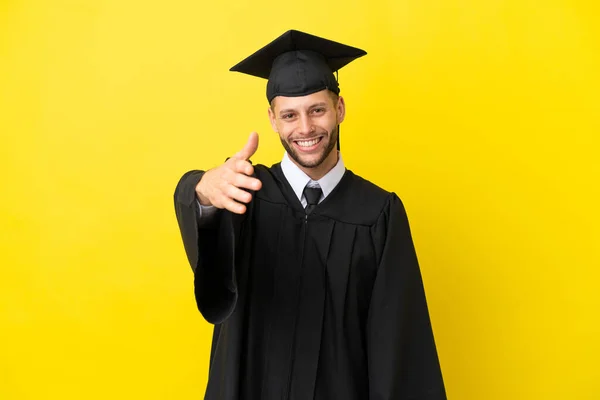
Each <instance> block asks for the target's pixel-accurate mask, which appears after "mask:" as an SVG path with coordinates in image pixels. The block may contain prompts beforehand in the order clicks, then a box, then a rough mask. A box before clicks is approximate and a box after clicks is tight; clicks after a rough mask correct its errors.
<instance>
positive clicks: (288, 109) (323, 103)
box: [279, 101, 327, 115]
mask: <svg viewBox="0 0 600 400" xmlns="http://www.w3.org/2000/svg"><path fill="white" fill-rule="evenodd" d="M326 106H327V103H326V102H324V101H322V102H320V103H315V104H312V105H311V106H310V107H308V109H309V110H310V109H311V108H315V107H326ZM293 112H296V110H294V109H293V108H286V109H285V110H281V111H279V115H282V114H287V113H293Z"/></svg>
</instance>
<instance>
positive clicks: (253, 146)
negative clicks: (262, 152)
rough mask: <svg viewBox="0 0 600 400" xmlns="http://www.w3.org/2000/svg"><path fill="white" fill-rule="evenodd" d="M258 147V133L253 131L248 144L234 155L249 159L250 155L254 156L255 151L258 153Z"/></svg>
mask: <svg viewBox="0 0 600 400" xmlns="http://www.w3.org/2000/svg"><path fill="white" fill-rule="evenodd" d="M257 149H258V133H256V132H252V133H251V134H250V137H249V138H248V141H247V142H246V145H245V146H244V148H243V149H242V150H240V151H238V152H237V153H236V154H235V155H234V157H235V158H239V159H242V160H248V159H249V158H250V157H252V155H254V153H256V150H257Z"/></svg>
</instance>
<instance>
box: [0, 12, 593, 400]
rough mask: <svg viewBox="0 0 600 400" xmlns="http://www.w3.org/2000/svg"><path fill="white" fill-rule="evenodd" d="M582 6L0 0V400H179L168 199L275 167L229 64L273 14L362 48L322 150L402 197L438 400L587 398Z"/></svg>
mask: <svg viewBox="0 0 600 400" xmlns="http://www.w3.org/2000/svg"><path fill="white" fill-rule="evenodd" d="M596 4H597V3H596V2H595V1H591V0H590V1H587V2H585V1H576V0H546V1H533V0H504V1H502V0H479V1H475V0H462V1H460V0H396V1H391V0H389V1H375V0H372V1H370V2H367V1H366V0H363V1H344V2H342V1H328V2H320V1H316V0H306V1H302V2H276V1H272V0H270V1H262V0H261V1H229V2H216V1H214V2H208V1H192V0H172V1H168V2H167V1H160V2H159V1H141V0H128V1H127V0H88V1H84V0H79V1H77V0H55V1H52V2H50V1H40V0H37V1H36V0H29V1H28V0H2V1H0V132H1V144H0V159H1V161H0V163H1V165H0V171H1V172H0V174H1V179H0V186H1V188H2V189H1V191H0V207H1V208H0V218H1V228H0V239H1V241H0V246H1V248H0V250H1V270H0V325H1V326H0V399H2V400H20V399H106V398H110V399H115V400H116V399H142V398H143V399H200V398H202V395H203V391H204V387H205V384H206V378H207V364H208V355H209V345H210V333H211V326H210V325H208V324H207V323H205V322H204V321H203V320H202V318H201V316H200V314H199V313H198V312H197V310H196V308H195V303H194V298H193V285H192V273H191V269H190V267H189V266H188V264H187V261H186V258H185V254H184V251H183V246H182V243H181V240H180V237H179V232H178V229H177V224H176V220H175V216H174V211H173V199H172V196H173V190H174V188H175V184H176V182H177V180H178V179H179V177H180V176H181V174H183V173H184V172H186V171H187V170H189V169H196V168H210V167H213V166H215V165H217V164H219V163H221V162H222V161H223V160H224V159H225V158H226V157H227V156H229V155H231V154H232V153H233V152H235V151H237V150H239V149H240V148H241V146H242V145H243V144H244V143H245V141H246V138H247V136H248V134H249V133H250V132H251V131H253V130H256V131H258V132H259V134H260V140H261V142H260V148H259V151H258V153H257V154H256V155H255V156H254V157H253V161H254V162H255V163H264V164H268V165H270V164H272V163H275V162H277V161H279V160H280V159H281V156H282V154H283V149H282V147H281V145H280V143H279V142H278V139H277V136H276V135H275V134H274V133H273V132H272V130H271V128H270V126H269V123H268V119H267V104H266V99H265V83H266V82H265V81H262V80H260V79H256V78H251V77H247V76H245V75H242V74H238V73H232V72H229V71H228V69H229V68H230V67H231V66H232V65H234V64H235V63H237V62H238V61H240V60H241V59H242V58H244V57H245V56H247V55H249V54H250V53H252V52H253V51H255V50H256V49H258V48H259V47H260V46H262V45H264V44H266V43H267V42H268V41H270V40H272V39H274V38H275V37H277V36H278V35H280V34H281V33H283V32H284V31H285V30H288V29H291V28H293V29H300V30H304V31H308V32H311V33H314V34H317V35H321V36H325V37H328V38H331V39H334V40H338V41H341V42H344V43H348V44H351V45H354V46H357V47H361V48H364V49H366V50H367V52H368V53H369V54H368V55H367V56H366V57H364V58H361V59H359V60H357V61H355V62H354V63H352V64H350V65H349V66H348V67H346V68H344V69H342V70H341V71H340V74H339V79H340V84H341V88H342V95H343V96H344V97H345V99H346V104H347V119H346V121H345V122H344V123H343V125H342V129H341V135H342V136H341V137H342V141H341V143H342V151H343V154H344V158H345V161H346V164H347V166H348V167H349V168H350V169H352V170H353V171H355V172H356V173H358V174H360V175H362V176H364V177H366V178H368V179H371V180H372V181H374V182H375V183H377V184H379V185H381V186H383V187H385V188H386V189H388V190H391V191H395V192H396V193H398V194H399V196H400V197H401V198H402V199H403V200H404V202H405V204H406V207H407V210H408V213H409V218H410V221H411V226H412V229H413V234H414V240H415V245H416V247H417V251H418V254H419V258H420V262H421V267H422V271H423V276H424V280H425V285H426V291H427V296H428V300H429V305H430V311H431V317H432V320H433V326H434V331H435V335H436V339H437V345H438V349H439V355H440V359H441V364H442V369H443V373H444V377H445V382H446V385H447V390H448V395H449V398H450V399H452V400H521V399H522V400H529V399H535V400H537V399H540V400H554V399H569V400H597V399H600V372H599V371H600V368H599V367H598V360H599V357H600V322H599V314H600V296H599V293H598V292H599V291H600V285H599V283H600V282H599V277H600V273H599V272H598V270H599V268H600V250H599V247H600V228H599V226H600V211H599V205H600V193H599V189H598V186H599V181H600V166H599V164H600V162H599V153H600V151H599V150H600V149H599V147H600V146H599V139H598V135H599V133H600V122H599V121H600V97H599V96H600V94H599V93H600V28H599V26H600V8H599V6H597V5H596Z"/></svg>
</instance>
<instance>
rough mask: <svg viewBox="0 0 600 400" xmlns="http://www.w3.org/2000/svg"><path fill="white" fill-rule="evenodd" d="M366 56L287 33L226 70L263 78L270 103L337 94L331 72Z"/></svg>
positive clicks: (297, 34)
mask: <svg viewBox="0 0 600 400" xmlns="http://www.w3.org/2000/svg"><path fill="white" fill-rule="evenodd" d="M366 54H367V53H366V51H364V50H361V49H358V48H356V47H352V46H348V45H345V44H341V43H338V42H334V41H332V40H328V39H324V38H321V37H318V36H314V35H311V34H308V33H304V32H300V31H297V30H289V31H287V32H285V33H284V34H282V35H281V36H279V37H278V38H277V39H275V40H273V41H272V42H271V43H269V44H267V45H266V46H264V47H263V48H261V49H259V50H258V51H256V52H255V53H254V54H252V55H251V56H249V57H247V58H246V59H244V60H242V61H241V62H239V63H238V64H236V65H234V66H233V67H231V69H230V71H236V72H242V73H244V74H248V75H252V76H256V77H259V78H264V79H267V80H268V81H267V100H268V101H269V103H270V102H271V101H272V100H273V99H274V98H275V97H276V96H286V97H298V96H306V95H309V94H312V93H316V92H319V91H321V90H323V89H329V90H330V91H332V92H333V93H335V94H339V93H340V88H339V84H338V81H337V79H336V78H335V77H334V75H333V74H334V72H336V73H337V71H338V70H339V69H340V68H342V67H344V66H345V65H347V64H348V63H350V62H352V61H353V60H355V59H357V58H359V57H362V56H364V55H366ZM338 149H339V142H338Z"/></svg>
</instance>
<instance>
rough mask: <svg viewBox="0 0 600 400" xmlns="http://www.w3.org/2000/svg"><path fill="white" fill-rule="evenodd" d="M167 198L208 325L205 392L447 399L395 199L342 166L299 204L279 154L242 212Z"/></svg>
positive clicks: (303, 399) (232, 399) (256, 399)
mask: <svg viewBox="0 0 600 400" xmlns="http://www.w3.org/2000/svg"><path fill="white" fill-rule="evenodd" d="M202 174H203V172H202V171H190V172H188V173H186V174H185V175H184V176H183V177H182V178H181V180H180V181H179V183H178V185H177V188H176V191H175V210H176V215H177V219H178V223H179V227H180V230H181V234H182V238H183V243H184V247H185V251H186V253H187V257H188V260H189V262H190V264H191V266H192V269H193V271H194V286H195V297H196V301H197V305H198V309H199V310H200V312H201V313H202V315H203V316H204V318H205V319H206V320H207V321H208V322H210V323H212V324H214V335H213V342H212V351H211V356H210V369H209V371H210V372H209V379H208V386H207V389H206V395H205V399H206V400H239V399H242V400H313V399H316V400H334V399H340V400H359V399H360V400H409V399H410V400H425V399H427V400H441V399H446V395H445V390H444V384H443V379H442V374H441V371H440V365H439V362H438V356H437V352H436V346H435V342H434V337H433V333H432V328H431V324H430V319H429V313H428V309H427V303H426V298H425V293H424V289H423V283H422V280H421V274H420V271H419V265H418V262H417V257H416V254H415V250H414V246H413V242H412V238H411V233H410V228H409V224H408V220H407V216H406V213H405V210H404V207H403V205H402V202H401V201H400V199H399V198H398V197H397V196H396V195H395V194H393V193H388V192H386V191H384V190H382V189H380V188H378V187H377V186H375V185H373V184H372V183H370V182H368V181H366V180H364V179H362V178H360V177H359V176H357V175H355V174H354V173H352V172H351V171H349V170H347V171H346V172H345V174H344V176H343V178H342V180H341V181H340V182H339V184H338V185H337V186H336V188H335V189H334V190H333V192H331V193H330V194H329V196H327V198H325V200H324V201H323V202H321V203H320V204H319V205H317V207H316V208H315V209H314V211H313V212H312V213H311V214H310V215H308V216H307V215H305V212H304V208H303V207H302V204H301V203H300V201H299V200H298V198H297V197H296V195H295V194H294V192H293V190H292V188H291V186H290V185H289V183H288V182H287V180H286V178H285V176H284V175H283V172H282V170H281V167H280V165H279V164H275V165H274V166H272V167H271V168H267V167H265V166H262V165H257V166H255V176H256V177H257V178H258V179H260V180H261V181H262V184H263V186H262V189H261V190H260V191H258V192H256V193H253V195H254V196H253V201H252V202H251V203H250V204H249V206H248V208H247V211H246V213H245V214H244V215H237V214H233V213H230V212H227V211H220V212H219V216H218V217H217V218H216V219H215V220H214V223H213V224H211V225H210V226H202V227H201V226H200V225H199V224H198V220H197V216H198V207H197V204H196V197H195V187H196V184H197V183H198V182H199V180H200V178H201V177H202Z"/></svg>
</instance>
